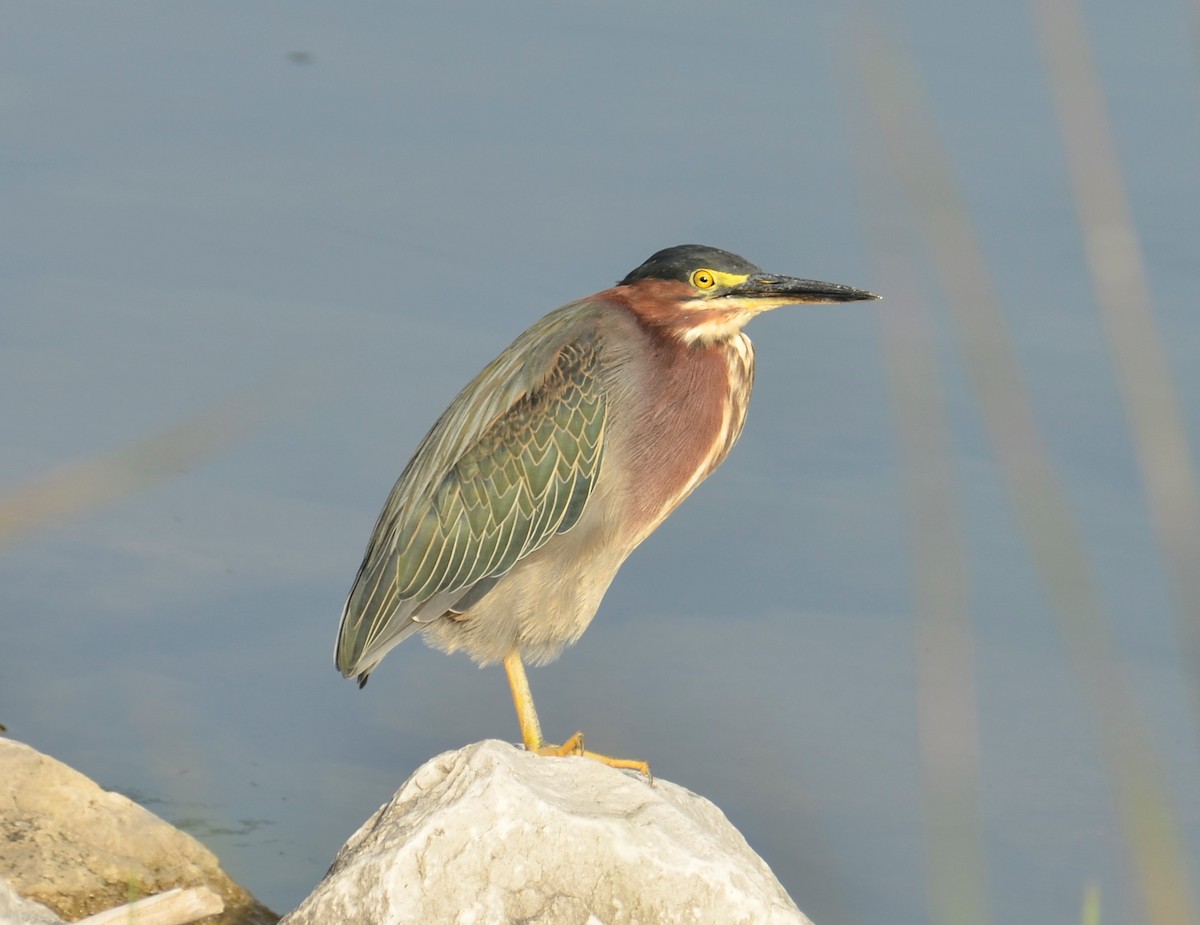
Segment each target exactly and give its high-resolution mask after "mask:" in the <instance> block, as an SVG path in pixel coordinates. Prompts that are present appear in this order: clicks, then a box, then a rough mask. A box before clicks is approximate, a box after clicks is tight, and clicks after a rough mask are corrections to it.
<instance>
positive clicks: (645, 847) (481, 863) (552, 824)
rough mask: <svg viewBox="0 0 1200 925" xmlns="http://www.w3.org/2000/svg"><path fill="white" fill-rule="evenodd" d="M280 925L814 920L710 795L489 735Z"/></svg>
mask: <svg viewBox="0 0 1200 925" xmlns="http://www.w3.org/2000/svg"><path fill="white" fill-rule="evenodd" d="M283 922H284V923H286V925H331V923H341V922H355V923H362V925H399V923H409V922H412V923H416V922H420V923H432V922H453V923H459V925H499V923H505V922H523V923H540V925H567V923H570V925H584V923H587V925H624V923H629V925H634V923H636V925H659V923H663V925H665V923H676V922H679V923H683V922H687V923H692V925H694V923H701V922H703V923H708V922H713V923H721V925H736V923H747V925H749V923H755V925H763V923H772V925H785V923H786V925H812V923H811V922H809V920H808V919H807V918H806V917H805V916H804V915H803V914H802V913H801V912H800V910H799V909H797V908H796V905H795V903H793V902H792V900H791V899H790V898H789V897H788V895H787V893H786V892H785V891H784V889H783V887H782V886H781V885H780V884H779V881H778V880H776V879H775V877H774V875H773V874H772V873H771V871H770V868H768V867H767V865H766V863H764V862H763V860H762V859H761V858H760V857H758V855H756V854H755V853H754V852H753V851H752V850H751V848H750V846H749V845H747V844H746V840H745V839H744V838H743V837H742V836H741V834H740V833H739V832H738V831H737V829H735V828H734V827H733V826H732V825H731V824H730V823H729V820H727V819H726V818H725V816H724V815H723V814H722V813H721V811H720V810H719V809H717V807H715V806H714V805H713V804H712V803H710V802H709V801H708V800H706V799H704V798H703V797H699V796H697V795H695V794H694V793H691V792H689V791H687V790H685V789H683V788H682V787H679V786H677V785H675V784H671V783H669V782H667V781H663V780H656V781H655V782H654V785H653V786H650V785H649V784H648V783H647V782H646V781H645V780H643V779H642V778H640V777H637V776H634V775H632V774H629V773H626V772H622V771H616V770H613V769H612V768H609V767H605V766H604V765H601V764H599V763H597V762H595V761H592V760H590V759H587V758H576V757H572V758H554V759H551V758H539V757H537V756H536V755H531V754H528V753H526V752H524V751H520V750H518V749H516V748H514V747H513V746H511V745H506V744H504V743H502V742H495V741H487V742H480V743H477V744H475V745H470V746H468V747H466V748H464V749H461V750H459V751H457V752H447V753H446V754H444V755H439V756H438V757H436V758H434V759H433V760H431V761H429V762H427V763H426V764H425V765H423V766H422V767H421V768H419V769H418V770H417V772H416V773H415V774H413V776H412V777H411V778H409V780H408V781H407V782H406V783H405V784H404V786H403V787H401V788H400V790H399V791H398V792H397V794H396V795H395V797H393V798H392V800H391V801H390V802H389V803H387V804H385V805H384V806H383V807H381V808H380V810H379V811H378V812H377V813H376V814H375V815H374V816H372V817H371V818H370V819H369V820H367V822H366V824H364V825H363V826H362V828H360V829H359V830H358V832H356V833H355V834H354V835H353V836H352V837H351V838H350V840H349V841H348V842H347V843H346V845H345V846H344V847H343V848H342V850H341V851H340V852H338V855H337V857H336V859H335V860H334V862H333V866H332V867H331V868H330V870H329V873H328V874H327V875H326V876H325V879H324V880H323V881H322V882H321V884H320V885H319V886H318V887H317V889H316V890H315V891H314V892H313V893H312V894H311V895H310V896H309V897H308V898H307V899H306V900H305V901H304V902H303V903H301V905H300V906H299V907H298V908H297V909H296V910H295V911H294V912H292V913H291V914H290V915H288V916H286V917H285V918H284V920H283Z"/></svg>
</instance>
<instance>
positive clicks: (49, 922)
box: [0, 877, 63, 925]
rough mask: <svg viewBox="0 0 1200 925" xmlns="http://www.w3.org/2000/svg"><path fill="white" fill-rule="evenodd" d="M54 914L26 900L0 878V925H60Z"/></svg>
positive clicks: (60, 922) (30, 900) (59, 920)
mask: <svg viewBox="0 0 1200 925" xmlns="http://www.w3.org/2000/svg"><path fill="white" fill-rule="evenodd" d="M62 921H63V920H62V919H60V918H59V917H58V916H57V915H55V914H54V912H53V911H52V910H50V909H47V908H46V907H45V906H43V905H42V904H41V903H35V902H34V901H33V900H32V899H26V898H25V897H24V896H22V895H21V894H20V893H18V892H17V891H16V890H14V889H13V888H12V886H11V885H10V884H9V882H8V881H7V880H5V879H4V878H3V877H0V925H62Z"/></svg>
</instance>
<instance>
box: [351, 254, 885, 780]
mask: <svg viewBox="0 0 1200 925" xmlns="http://www.w3.org/2000/svg"><path fill="white" fill-rule="evenodd" d="M877 298H879V297H878V296H876V295H874V294H873V293H870V292H866V291H864V290H862V289H853V288H851V287H849V286H842V285H838V284H836V283H822V282H817V281H815V280H810V279H797V278H795V277H791V276H775V275H772V274H768V273H764V272H763V271H762V270H760V269H759V268H758V267H756V266H755V265H754V264H752V263H750V262H749V261H747V260H744V259H743V258H741V257H738V256H737V255H735V254H731V253H729V252H727V251H723V250H718V249H717V248H714V247H703V246H700V245H696V244H685V245H682V246H679V247H671V248H667V249H666V250H661V251H659V252H658V253H657V254H655V255H654V256H652V257H651V258H650V259H649V260H647V261H646V262H645V263H643V264H642V265H641V266H640V267H638V268H637V269H636V270H634V271H633V272H631V273H630V274H629V275H628V276H626V277H625V278H624V279H623V280H621V281H620V282H619V283H617V285H616V286H614V287H612V288H611V289H605V290H604V291H603V292H598V293H596V294H595V295H593V296H589V297H587V298H585V299H580V300H579V301H577V302H571V303H570V304H568V305H564V306H563V307H562V308H559V309H557V310H555V311H553V312H551V313H550V314H549V315H547V316H546V317H544V318H543V319H542V320H541V321H538V322H537V323H536V324H534V325H533V326H532V327H531V328H529V330H527V331H526V332H525V333H524V334H522V335H521V336H520V337H518V338H517V339H516V340H515V341H513V343H512V345H511V346H510V347H509V348H508V349H507V350H505V351H504V352H503V353H501V354H500V356H498V357H497V358H496V359H495V360H493V361H492V362H491V363H489V364H488V365H487V366H486V367H485V368H484V370H483V371H482V372H481V373H479V375H478V376H476V377H475V378H474V379H473V380H472V381H471V382H470V383H469V384H468V385H467V387H466V388H464V389H463V390H462V391H461V392H459V394H458V396H457V397H456V398H455V399H454V401H452V402H451V403H450V407H449V408H447V409H446V411H445V413H443V414H442V416H441V417H440V418H439V419H438V421H437V423H436V424H434V425H433V428H432V430H430V431H429V433H428V434H427V435H426V436H425V439H424V440H422V441H421V444H420V446H418V447H417V451H416V453H415V454H413V457H412V459H411V460H410V461H409V463H408V465H407V466H406V467H405V469H404V472H403V473H402V474H401V475H400V479H399V481H397V482H396V485H395V487H394V488H392V492H391V494H390V495H389V496H388V499H387V503H386V504H385V505H384V507H383V511H382V513H381V514H380V515H379V520H378V522H377V523H376V524H375V531H374V533H372V535H371V540H370V542H369V543H368V544H367V551H366V555H365V556H364V558H363V563H362V566H361V567H360V568H359V570H358V576H357V577H356V578H355V581H354V587H353V588H352V589H351V591H350V596H349V598H348V599H347V601H346V606H345V608H344V610H343V611H342V621H341V626H340V628H339V630H338V640H337V649H336V653H335V658H336V662H337V667H338V669H339V670H340V671H341V672H342V674H343V675H344V676H345V677H351V676H352V675H357V676H358V682H359V686H360V687H361V686H362V685H364V684H366V683H367V677H368V676H369V675H370V674H371V672H372V671H374V670H375V667H376V666H377V665H378V664H379V662H380V660H381V659H382V658H383V657H384V656H385V655H386V654H387V653H388V652H389V651H390V650H391V649H392V648H393V647H394V646H396V645H398V644H399V643H401V642H403V641H404V640H405V639H407V638H408V637H409V636H412V635H414V634H416V633H421V634H423V635H424V637H425V639H426V641H427V642H428V643H429V644H431V645H433V646H434V647H436V648H439V649H441V650H443V651H445V652H454V651H457V650H460V649H461V650H463V651H465V652H466V653H467V654H468V655H470V656H471V658H473V659H474V660H475V661H476V662H478V663H479V664H480V665H489V664H494V663H496V662H503V664H504V668H505V670H506V671H507V673H508V680H509V684H510V685H511V686H512V694H513V701H514V703H515V705H516V708H517V719H518V721H519V722H520V724H521V735H522V737H523V739H524V740H525V747H526V748H527V749H528V750H529V751H531V752H536V753H538V754H542V755H566V754H582V755H586V756H588V757H591V758H595V759H597V760H599V761H603V762H604V763H606V764H610V765H613V766H614V767H621V768H632V769H637V770H640V771H642V772H643V773H645V774H647V775H649V766H648V765H647V764H646V763H645V762H644V761H633V760H626V759H618V758H609V757H607V756H604V755H599V754H596V753H594V752H589V751H585V750H584V748H583V737H582V735H581V734H580V733H576V734H575V735H574V736H572V737H571V738H570V739H568V740H567V741H566V742H565V743H564V744H563V745H546V744H545V742H544V741H543V739H542V732H541V725H540V723H539V722H538V717H537V712H536V710H535V709H534V705H533V696H532V694H531V693H530V690H529V681H528V679H527V678H526V676H525V666H524V660H525V659H528V660H530V661H532V662H533V663H534V664H545V663H546V662H550V661H553V660H554V659H555V658H557V657H558V655H559V653H560V652H561V651H562V649H563V647H564V646H566V645H568V644H570V643H573V642H575V641H576V640H577V639H578V638H579V637H580V635H582V633H583V631H584V630H585V629H586V628H587V626H588V624H589V623H590V622H591V621H592V617H593V616H595V614H596V610H597V608H598V607H599V606H600V600H601V598H603V597H604V592H605V591H606V590H607V589H608V585H609V583H610V582H611V581H612V580H613V576H614V575H615V574H616V573H617V569H618V568H620V566H621V563H622V562H624V561H625V558H626V557H627V556H628V555H629V554H630V553H631V552H633V550H634V549H635V548H636V547H637V545H638V544H639V543H641V542H642V540H644V539H645V538H646V537H647V536H649V535H650V534H651V533H652V532H653V531H654V529H655V528H656V527H657V526H658V525H659V524H661V523H662V522H663V520H664V519H665V518H666V517H667V515H668V514H670V513H671V511H673V510H674V509H675V508H676V507H677V506H678V505H679V503H680V502H681V501H683V499H684V498H686V497H687V496H688V495H689V494H691V492H692V490H693V489H694V488H695V487H696V486H697V485H699V484H700V482H702V481H703V480H704V478H705V477H706V476H708V475H709V473H711V472H712V471H713V470H714V469H716V467H717V466H719V465H720V464H721V462H722V460H724V459H725V457H726V455H727V454H728V453H729V450H730V448H731V447H732V446H733V444H734V442H735V441H736V440H737V438H738V435H739V434H741V432H742V424H743V423H744V422H745V418H746V407H747V404H748V403H749V400H750V389H751V387H752V385H753V383H754V348H753V346H752V345H751V343H750V340H749V338H747V337H746V335H745V334H743V333H742V328H743V326H744V325H745V324H746V322H748V321H749V320H750V319H751V318H753V317H754V316H755V315H757V314H759V313H761V312H765V311H768V310H770V309H773V308H779V307H780V306H784V305H803V304H809V303H814V302H850V301H855V300H859V299H877Z"/></svg>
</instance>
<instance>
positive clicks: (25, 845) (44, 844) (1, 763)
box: [0, 738, 277, 925]
mask: <svg viewBox="0 0 1200 925" xmlns="http://www.w3.org/2000/svg"><path fill="white" fill-rule="evenodd" d="M0 874H2V875H3V876H4V878H6V879H7V881H8V883H9V884H10V885H11V886H12V887H13V889H15V890H16V891H17V893H19V894H20V895H21V896H23V897H25V898H26V899H30V900H34V901H35V902H38V903H41V904H43V905H45V906H48V907H49V908H50V909H52V910H54V912H55V913H57V914H58V915H60V916H61V917H62V918H64V919H67V920H68V921H74V920H76V919H79V918H83V917H84V916H87V915H91V914H93V913H96V912H102V911H104V910H106V909H111V908H112V907H114V906H119V905H121V904H122V903H126V902H128V901H129V899H130V895H131V893H132V894H133V895H134V896H150V895H153V894H156V893H162V892H165V891H166V890H169V889H172V888H173V887H190V886H207V887H209V888H211V889H212V890H213V891H214V892H216V893H217V894H219V895H220V896H221V898H222V899H223V900H224V902H225V912H224V913H223V914H222V915H220V916H216V917H213V918H211V919H208V920H207V921H208V922H212V923H220V925H235V923H237V925H243V923H245V925H270V923H274V922H275V921H276V919H277V916H276V915H275V914H274V913H272V912H271V910H270V909H267V908H266V907H265V906H263V905H262V904H261V903H259V902H258V901H257V900H256V899H255V898H254V897H253V896H251V895H250V894H249V893H248V892H246V890H245V889H243V888H242V887H241V886H239V885H238V884H237V883H235V882H234V881H233V880H232V879H231V878H230V877H229V875H228V874H226V873H225V871H223V870H222V869H221V866H220V864H218V862H217V858H216V856H215V855H214V854H213V853H212V852H211V851H209V850H208V849H207V848H205V847H204V846H203V845H202V844H200V842H198V841H196V839H194V838H192V836H190V835H188V834H187V833H185V832H181V831H179V830H178V829H176V828H175V827H174V826H172V825H170V824H168V823H166V822H164V821H163V820H162V819H160V818H158V816H156V815H154V814H153V813H152V812H150V811H149V810H147V809H144V808H143V807H141V806H138V805H137V804H136V803H134V802H132V801H131V800H129V799H127V798H126V797H123V796H121V795H120V794H119V793H111V792H109V791H107V790H103V789H102V788H101V787H99V786H98V785H97V784H96V783H95V782H94V781H92V780H90V779H89V778H87V777H85V776H84V775H82V774H80V773H79V772H78V771H74V770H72V769H71V768H69V767H67V766H66V765H65V764H63V763H62V762H60V761H55V760H54V759H53V758H50V757H47V756H46V755H43V754H41V753H40V752H38V751H37V750H35V749H33V748H30V747H29V746H28V745H23V744H22V743H20V742H15V741H13V740H12V739H7V738H0Z"/></svg>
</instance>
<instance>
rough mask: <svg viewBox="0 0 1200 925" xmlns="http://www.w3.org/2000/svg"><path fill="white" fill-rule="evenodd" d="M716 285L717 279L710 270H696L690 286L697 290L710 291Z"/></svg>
mask: <svg viewBox="0 0 1200 925" xmlns="http://www.w3.org/2000/svg"><path fill="white" fill-rule="evenodd" d="M716 284H717V279H716V277H715V276H713V273H712V270H697V271H696V272H695V273H693V274H692V285H693V286H695V287H696V288H697V289H711V288H712V287H713V286H715V285H716Z"/></svg>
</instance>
